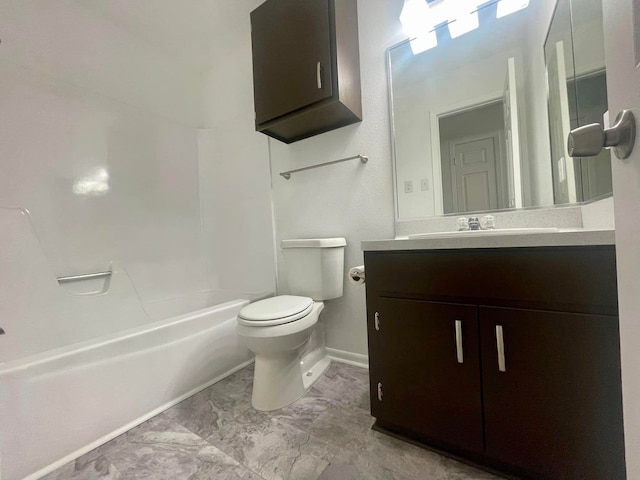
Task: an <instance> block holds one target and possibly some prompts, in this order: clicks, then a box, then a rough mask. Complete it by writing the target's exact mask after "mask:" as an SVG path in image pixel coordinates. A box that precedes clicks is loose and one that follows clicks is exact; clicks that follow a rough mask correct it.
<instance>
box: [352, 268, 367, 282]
mask: <svg viewBox="0 0 640 480" xmlns="http://www.w3.org/2000/svg"><path fill="white" fill-rule="evenodd" d="M349 283H351V284H352V285H362V284H363V283H365V272H364V265H358V266H357V267H352V268H350V269H349Z"/></svg>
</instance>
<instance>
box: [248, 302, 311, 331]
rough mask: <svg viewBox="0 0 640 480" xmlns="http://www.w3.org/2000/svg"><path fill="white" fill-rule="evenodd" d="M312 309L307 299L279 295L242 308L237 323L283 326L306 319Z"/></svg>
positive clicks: (257, 325) (256, 325)
mask: <svg viewBox="0 0 640 480" xmlns="http://www.w3.org/2000/svg"><path fill="white" fill-rule="evenodd" d="M312 308H313V300H312V299H311V298H309V297H299V296H295V295H279V296H277V297H271V298H267V299H265V300H260V301H258V302H254V303H251V304H249V305H247V306H246V307H244V308H243V309H242V310H240V313H239V314H238V323H240V324H241V325H246V326H250V327H251V326H255V327H271V326H275V325H283V324H285V323H291V322H295V321H296V320H300V319H301V318H304V317H306V316H307V315H309V313H310V312H311V310H312Z"/></svg>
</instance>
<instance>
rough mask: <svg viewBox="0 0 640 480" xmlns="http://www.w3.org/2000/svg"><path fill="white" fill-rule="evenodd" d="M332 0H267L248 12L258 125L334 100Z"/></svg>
mask: <svg viewBox="0 0 640 480" xmlns="http://www.w3.org/2000/svg"><path fill="white" fill-rule="evenodd" d="M330 8H331V1H330V0H268V1H267V2H265V3H264V4H262V5H261V6H260V7H258V8H257V9H255V10H254V11H253V12H251V44H252V49H253V83H254V95H255V110H256V124H258V125H259V124H262V123H264V122H267V121H269V120H273V119H275V118H277V117H280V116H282V115H285V114H287V113H290V112H293V111H295V110H298V109H300V108H303V107H306V106H307V105H310V104H312V103H315V102H318V101H320V100H323V99H325V98H330V97H331V96H332V88H333V87H332V81H331V78H332V55H331V51H332V48H331V20H330V18H331V16H330V14H331V13H332V12H331V11H330Z"/></svg>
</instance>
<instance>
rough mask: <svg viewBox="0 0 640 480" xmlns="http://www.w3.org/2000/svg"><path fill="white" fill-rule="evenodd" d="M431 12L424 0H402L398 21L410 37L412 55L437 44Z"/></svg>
mask: <svg viewBox="0 0 640 480" xmlns="http://www.w3.org/2000/svg"><path fill="white" fill-rule="evenodd" d="M431 13H432V12H430V11H429V7H428V6H427V2H426V1H425V0H404V7H402V12H401V13H400V23H402V29H403V30H404V32H405V33H406V34H407V35H408V36H409V38H411V39H412V40H411V42H410V45H411V51H412V52H413V54H414V55H417V54H418V53H421V52H424V51H426V50H429V49H430V48H434V47H436V46H438V38H437V36H436V32H435V30H434V24H433V22H432V19H431Z"/></svg>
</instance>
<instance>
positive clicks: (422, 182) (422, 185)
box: [420, 178, 429, 191]
mask: <svg viewBox="0 0 640 480" xmlns="http://www.w3.org/2000/svg"><path fill="white" fill-rule="evenodd" d="M420 188H421V189H422V190H423V191H424V190H429V179H428V178H423V179H422V180H420Z"/></svg>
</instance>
